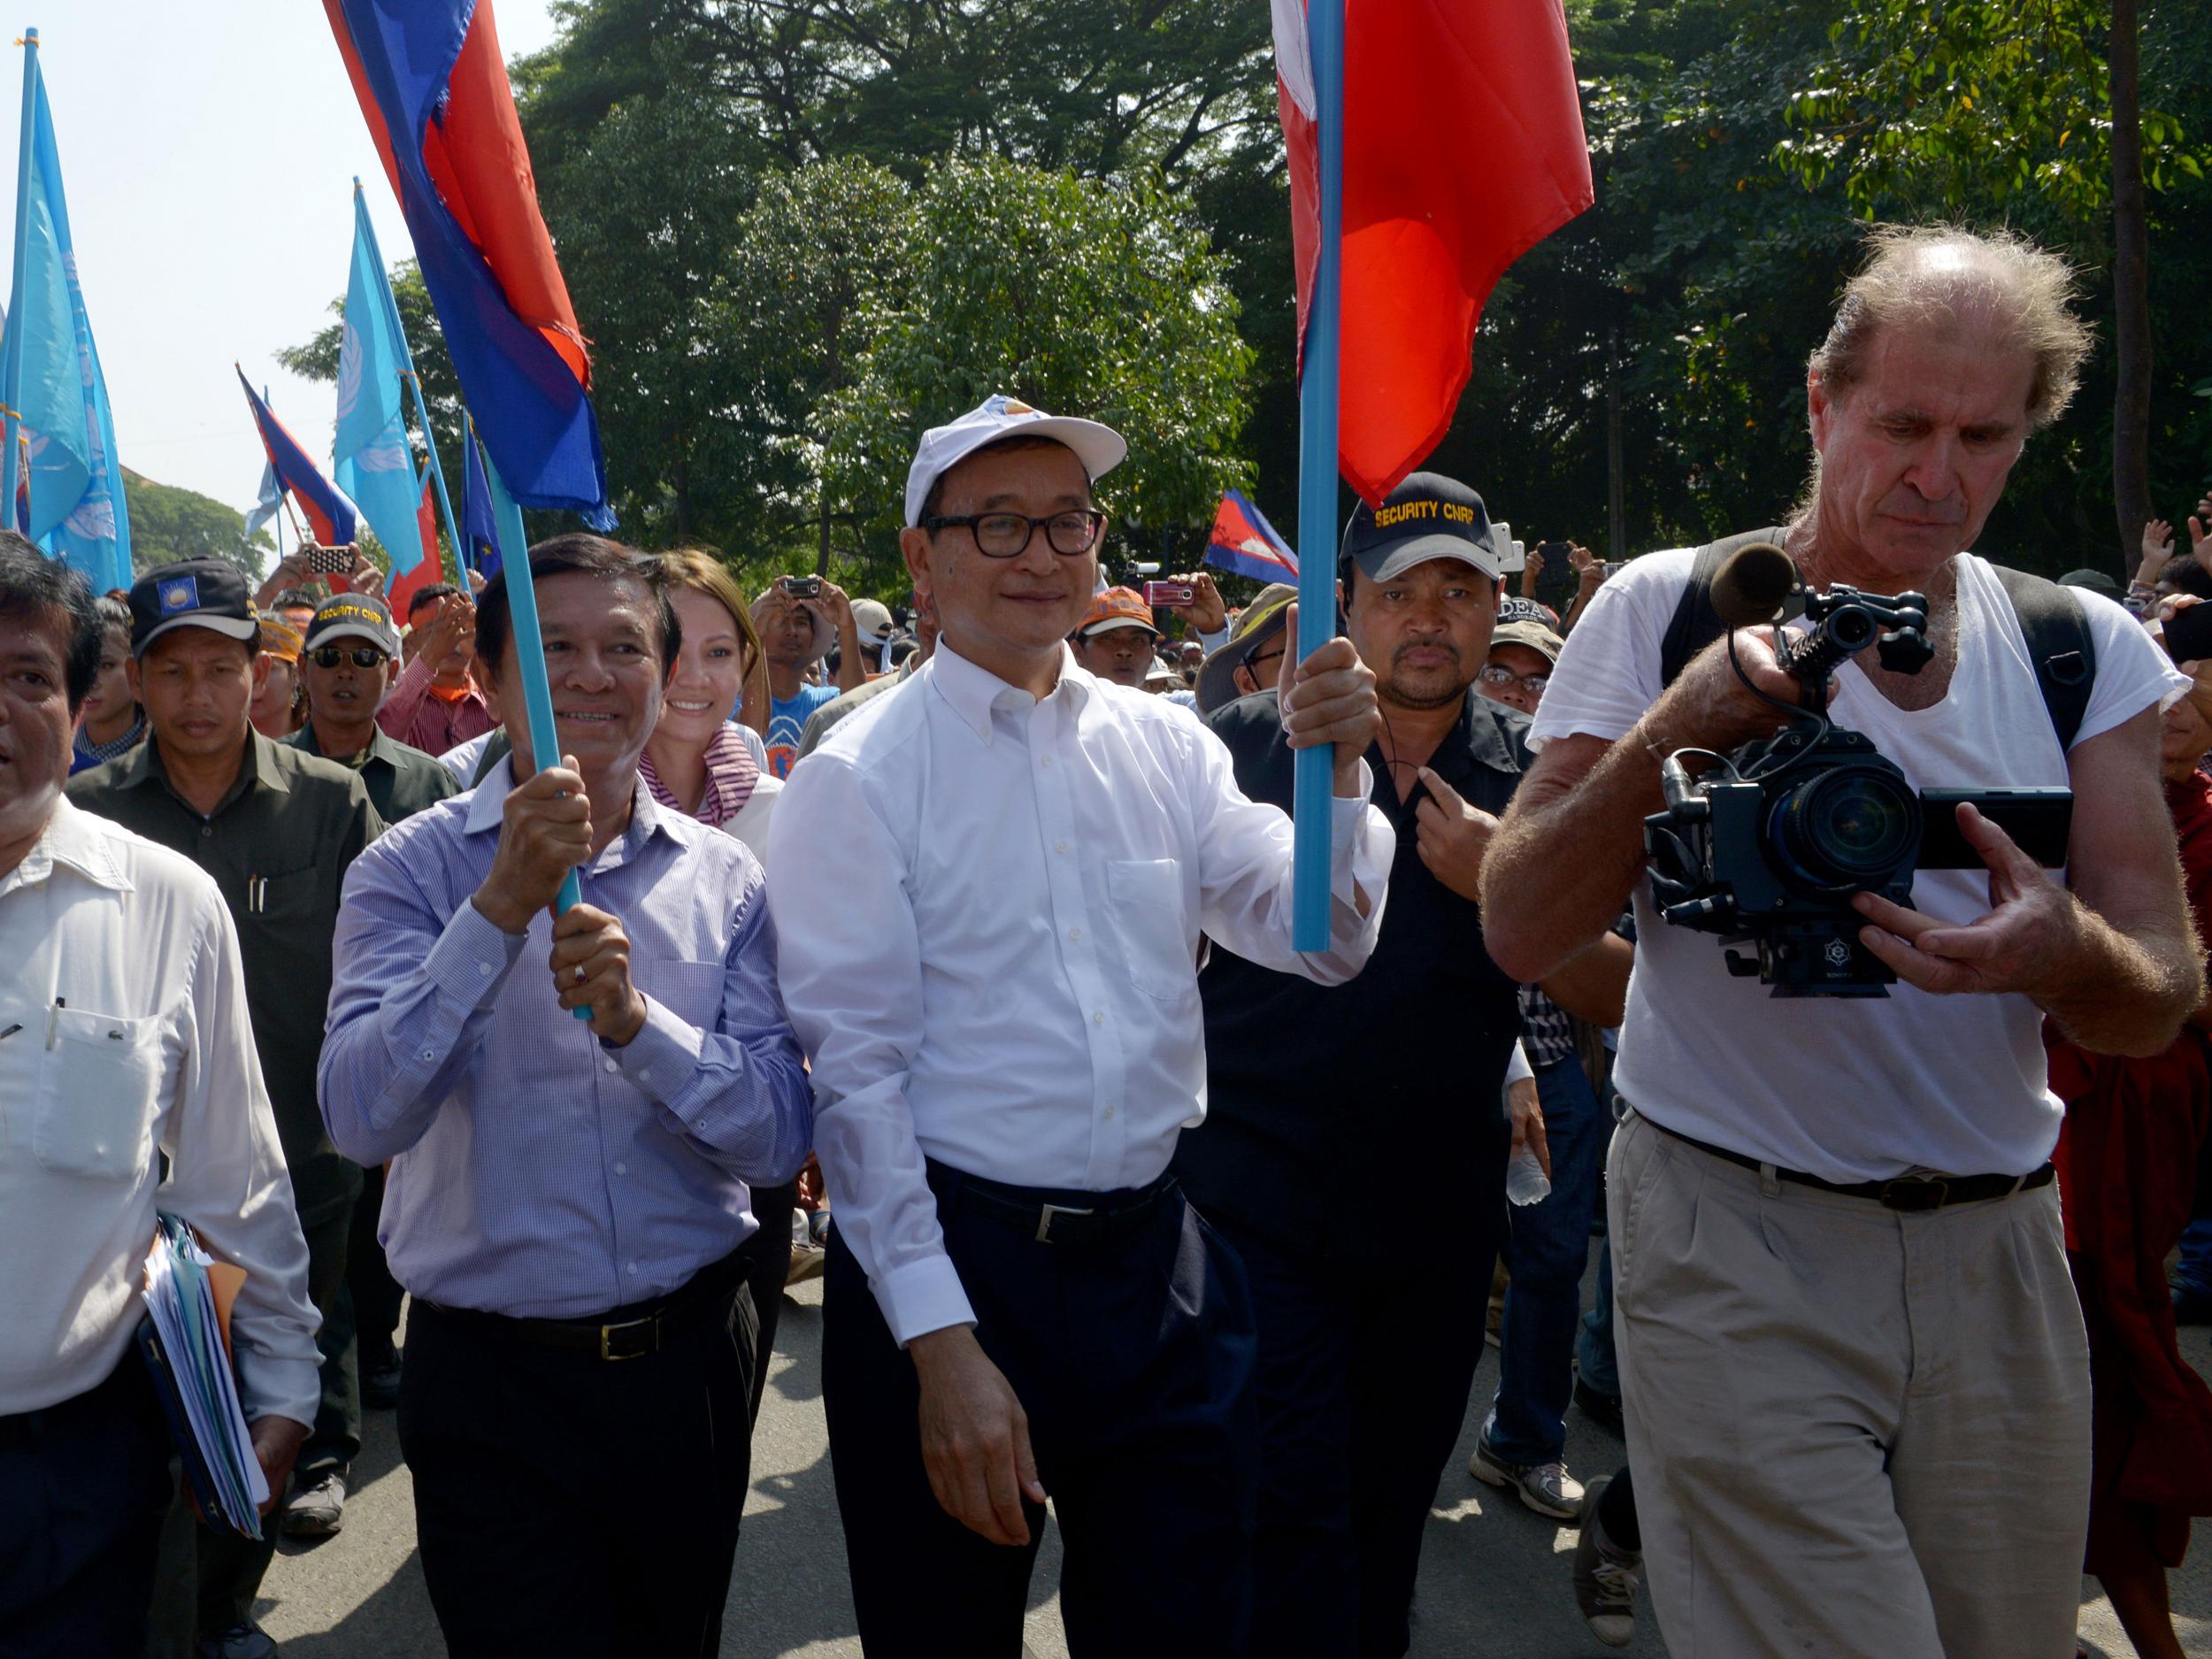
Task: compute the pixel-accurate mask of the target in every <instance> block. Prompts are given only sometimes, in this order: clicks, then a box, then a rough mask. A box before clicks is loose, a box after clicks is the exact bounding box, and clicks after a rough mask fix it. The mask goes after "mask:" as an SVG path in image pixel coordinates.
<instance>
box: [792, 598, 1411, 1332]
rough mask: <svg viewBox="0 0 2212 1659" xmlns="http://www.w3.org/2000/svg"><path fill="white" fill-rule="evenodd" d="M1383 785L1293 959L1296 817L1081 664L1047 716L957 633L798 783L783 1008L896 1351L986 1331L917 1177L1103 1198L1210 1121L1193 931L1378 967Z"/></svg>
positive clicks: (829, 1170)
mask: <svg viewBox="0 0 2212 1659" xmlns="http://www.w3.org/2000/svg"><path fill="white" fill-rule="evenodd" d="M1362 770H1363V773H1364V771H1365V769H1364V767H1363V769H1362ZM1365 793H1366V786H1365V784H1364V782H1363V786H1362V794H1361V798H1360V799H1358V800H1338V801H1333V803H1332V806H1331V813H1330V831H1331V863H1330V895H1331V898H1332V901H1333V902H1332V904H1331V907H1330V920H1329V930H1330V943H1329V949H1327V950H1325V951H1321V952H1317V953H1314V954H1312V955H1306V956H1302V955H1300V954H1299V953H1297V952H1295V951H1294V950H1293V949H1291V944H1290V922H1291V826H1290V820H1289V819H1288V818H1286V817H1285V816H1284V815H1283V814H1282V812H1281V811H1279V810H1277V809H1276V808H1274V807H1271V806H1261V805H1256V804H1255V803H1252V802H1250V801H1248V800H1247V799H1245V797H1244V795H1243V794H1242V793H1241V792H1240V790H1239V789H1238V788H1237V787H1236V781H1235V780H1234V779H1233V777H1232V776H1231V775H1230V768H1229V754H1228V751H1227V750H1226V749H1224V748H1222V746H1221V744H1220V743H1219V742H1218V741H1217V740H1216V739H1214V738H1213V737H1212V736H1210V734H1209V733H1207V732H1206V731H1204V730H1203V729H1202V727H1201V726H1199V725H1198V724H1197V723H1196V722H1195V721H1194V720H1192V719H1191V718H1189V717H1188V716H1187V715H1186V714H1185V713H1183V712H1182V711H1181V710H1177V709H1174V708H1172V707H1171V706H1170V705H1168V704H1166V703H1162V702H1161V701H1160V700H1159V699H1158V698H1156V697H1151V696H1148V695H1145V694H1144V693H1142V692H1140V691H1131V690H1128V689H1126V688H1125V687H1120V686H1114V685H1109V684H1107V683H1106V682H1104V681H1102V680H1096V679H1094V678H1093V677H1092V676H1091V675H1090V674H1088V673H1087V672H1084V671H1083V670H1082V669H1081V668H1079V667H1078V666H1077V664H1076V662H1075V658H1074V656H1073V654H1072V653H1071V652H1067V651H1065V650H1064V651H1063V653H1062V658H1061V669H1060V679H1059V682H1058V684H1057V685H1056V686H1055V687H1054V688H1053V690H1052V692H1051V694H1050V695H1048V696H1046V697H1045V698H1044V699H1042V700H1041V701H1040V700H1038V699H1037V698H1035V697H1033V696H1032V695H1030V694H1029V693H1027V692H1025V691H1022V690H1019V689H1018V688H1017V687H1013V686H1010V685H1008V684H1007V683H1006V682H1005V681H1003V680H999V679H997V678H995V676H993V675H991V674H989V673H987V672H985V671H984V670H982V669H980V668H979V667H977V666H976V665H975V664H972V663H971V662H969V661H967V660H966V659H965V658H964V657H961V655H960V654H959V653H958V652H957V651H956V650H954V649H951V647H950V646H949V645H948V644H946V643H945V642H943V641H940V642H939V644H938V647H937V650H936V652H935V654H934V655H933V657H931V658H930V660H929V662H928V663H927V664H926V665H925V666H924V667H923V668H922V669H921V671H920V672H918V674H916V675H915V676H914V678H913V679H912V680H911V681H910V683H909V684H908V685H907V686H906V687H904V688H902V690H901V691H900V692H898V693H897V695H893V696H887V697H879V698H877V699H876V700H875V701H874V702H873V703H870V704H868V706H867V707H865V708H864V709H863V710H861V711H860V712H859V713H857V714H856V715H854V716H852V717H851V718H849V719H848V720H846V721H845V722H844V723H843V724H841V725H840V726H838V727H837V729H836V730H835V731H833V732H832V733H830V736H829V739H828V741H826V742H825V743H824V744H823V745H822V747H821V748H820V749H817V750H816V751H815V753H814V755H813V756H812V757H811V764H810V765H808V766H806V767H804V768H803V769H801V770H799V771H796V772H794V773H793V774H792V778H791V781H790V782H789V783H788V784H787V785H786V786H785V788H784V792H783V796H782V800H781V802H780V804H779V805H778V807H777V809H776V811H777V816H776V826H775V833H774V835H773V837H772V845H773V848H774V856H773V857H772V858H771V859H770V860H769V863H768V869H769V892H770V896H771V897H772V900H773V902H774V904H775V910H776V916H777V920H778V923H779V925H780V927H781V930H782V940H783V990H784V998H785V1001H786V1003H787V1006H788V1007H789V1008H790V1010H791V1018H792V1023H793V1024H794V1025H796V1026H797V1027H798V1032H799V1036H800V1039H801V1041H803V1042H804V1043H805V1044H806V1046H807V1049H808V1052H809V1053H810V1054H811V1055H812V1056H813V1057H814V1089H815V1117H816V1120H817V1123H818V1125H819V1129H818V1141H819V1146H818V1151H819V1154H820V1156H821V1160H822V1168H823V1170H824V1171H825V1173H826V1175H827V1176H828V1178H829V1186H830V1191H831V1194H832V1196H833V1199H834V1201H835V1202H836V1205H837V1229H838V1233H839V1235H840V1236H841V1238H843V1239H844V1240H845V1241H846V1242H847V1243H848V1244H849V1246H851V1248H852V1251H853V1254H854V1255H855V1256H856V1257H857V1258H858V1259H859V1261H860V1264H861V1265H862V1267H864V1269H865V1270H866V1271H867V1273H868V1277H869V1279H870V1281H871V1283H872V1285H873V1286H874V1289H875V1294H876V1296H877V1299H878V1301H879V1302H881V1304H882V1306H883V1310H884V1312H885V1315H886V1317H887V1319H888V1320H889V1322H890V1325H891V1329H892V1332H893V1333H894V1334H895V1336H896V1337H897V1338H898V1340H900V1341H901V1342H904V1341H907V1340H910V1338H912V1337H915V1336H918V1335H921V1334H922V1333H926V1332H929V1331H934V1330H938V1329H941V1328H942V1327H944V1326H946V1325H958V1324H962V1323H965V1322H968V1321H970V1320H972V1319H973V1317H974V1314H973V1312H972V1310H971V1309H970V1307H969V1304H968V1299H967V1297H966V1295H965V1294H964V1292H963V1291H962V1289H961V1286H960V1281H959V1277H958V1275H957V1273H956V1271H955V1270H954V1268H953V1265H952V1263H951V1261H950V1259H949V1257H948V1256H946V1255H945V1251H944V1244H943V1239H942V1235H941V1233H940V1231H939V1228H938V1225H937V1212H936V1206H935V1203H934V1201H933V1198H932V1196H931V1194H930V1192H929V1189H928V1187H927V1186H926V1184H925V1182H924V1179H923V1163H922V1161H923V1158H924V1156H929V1157H933V1158H938V1159H941V1160H942V1161H943V1162H945V1163H947V1164H952V1165H953V1166H955V1167H956V1168H958V1169H962V1170H965V1171H969V1172H970V1173H972V1174H975V1175H980V1176H984V1177H987V1178H989V1179H995V1180H1002V1181H1010V1182H1014V1183H1017V1184H1019V1185H1023V1186H1033V1187H1079V1188H1087V1189H1089V1190H1091V1191H1110V1190H1113V1189H1116V1188H1121V1187H1137V1186H1141V1185H1142V1184H1143V1183H1145V1182H1147V1181H1149V1180H1151V1179H1153V1178H1155V1177H1156V1176H1157V1175H1158V1174H1159V1173H1160V1172H1161V1171H1163V1170H1164V1169H1166V1167H1167V1164H1168V1159H1169V1157H1170V1156H1171V1155H1172V1153H1173V1152H1174V1149H1175V1140H1176V1136H1177V1133H1179V1131H1180V1130H1181V1129H1182V1128H1183V1127H1185V1126H1187V1125H1195V1124H1197V1123H1198V1122H1199V1121H1201V1120H1202V1118H1204V1117H1205V1114H1206V1056H1205V1044H1204V1040H1203V1035H1202V1030H1201V1025H1200V1009H1199V1001H1198V973H1197V963H1198V941H1199V934H1200V933H1201V932H1203V933H1207V934H1209V935H1210V936H1212V937H1213V938H1215V939H1217V940H1220V941H1223V942H1224V943H1226V944H1229V945H1232V946H1233V948H1234V949H1237V950H1239V951H1241V952H1243V953H1244V954H1245V955H1246V956H1250V957H1251V958H1252V959H1254V960H1255V961H1258V962H1263V963H1265V964H1267V965H1269V966H1271V967H1272V968H1275V969H1277V970H1279V971H1280V972H1285V973H1300V974H1303V975H1305V976H1307V977H1308V978H1310V979H1317V980H1321V981H1324V982H1329V983H1334V982H1338V981H1341V980H1344V979H1350V978H1351V977H1352V976H1353V975H1354V974H1356V973H1357V972H1359V971H1360V968H1361V966H1362V964H1364V963H1365V961H1366V960H1367V956H1368V953H1369V951H1370V950H1371V949H1373V946H1374V942H1375V934H1376V929H1377V927H1378V926H1379V924H1380V922H1381V919H1382V914H1383V908H1384V906H1383V900H1384V880H1385V877H1386V872H1388V870H1389V868H1390V860H1391V856H1392V851H1393V848H1394V837H1393V835H1392V832H1391V829H1390V826H1389V824H1388V823H1387V821H1386V820H1385V818H1383V817H1382V815H1381V814H1380V813H1379V812H1376V811H1374V810H1371V808H1369V807H1368V806H1367V805H1366V803H1365ZM1355 882H1356V883H1357V885H1358V887H1359V888H1360V889H1361V890H1363V892H1364V893H1365V894H1366V895H1367V896H1368V898H1369V900H1370V902H1371V908H1370V913H1369V915H1368V916H1367V917H1365V918H1362V917H1361V916H1360V914H1359V912H1358V910H1357V909H1356V905H1355V903H1354V902H1353V893H1354V884H1355Z"/></svg>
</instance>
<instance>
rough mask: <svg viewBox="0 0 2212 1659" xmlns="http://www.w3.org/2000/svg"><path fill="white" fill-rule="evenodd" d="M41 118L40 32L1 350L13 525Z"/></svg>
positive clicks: (26, 92)
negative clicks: (34, 154)
mask: <svg viewBox="0 0 2212 1659" xmlns="http://www.w3.org/2000/svg"><path fill="white" fill-rule="evenodd" d="M37 113H38V31H37V30H36V29H25V30H24V31H23V135H22V138H21V140H20V142H19V143H18V145H17V147H16V152H15V283H14V286H13V287H12V288H10V289H9V290H8V294H9V298H8V303H9V307H10V311H11V315H10V318H9V320H10V322H11V323H12V324H13V325H15V326H12V327H10V328H9V330H8V334H7V340H6V342H5V349H4V350H0V407H4V409H5V411H6V414H5V417H4V419H0V440H4V442H5V445H6V448H7V457H6V459H5V460H4V461H0V502H5V503H7V515H8V516H7V522H8V523H9V524H10V525H12V524H14V523H15V461H16V449H17V444H16V441H15V434H16V428H17V427H18V426H19V425H20V423H21V417H19V415H18V414H17V413H16V411H18V410H19V409H20V408H22V406H23V338H22V335H23V327H22V324H23V321H24V317H25V310H26V308H25V306H24V304H23V265H24V261H25V260H26V259H27V257H29V254H30V248H29V242H30V229H31V145H32V143H33V142H34V140H33V135H32V124H33V122H34V121H35V120H36V119H37Z"/></svg>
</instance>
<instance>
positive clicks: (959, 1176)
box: [928, 1158, 1176, 1245]
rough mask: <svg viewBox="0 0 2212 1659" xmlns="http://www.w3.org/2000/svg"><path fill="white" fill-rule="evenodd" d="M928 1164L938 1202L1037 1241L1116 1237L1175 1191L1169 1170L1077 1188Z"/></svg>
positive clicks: (1098, 1240)
mask: <svg viewBox="0 0 2212 1659" xmlns="http://www.w3.org/2000/svg"><path fill="white" fill-rule="evenodd" d="M928 1169H929V1187H930V1190H931V1191H932V1192H933V1193H935V1194H937V1197H938V1201H939V1202H941V1203H947V1204H952V1205H956V1206H957V1207H958V1208H960V1209H962V1210H972V1211H973V1212H974V1213H975V1214H977V1215H979V1216H987V1217H990V1219H992V1220H993V1221H996V1222H999V1223H1001V1224H1002V1225H1005V1226H1008V1227H1010V1228H1012V1229H1013V1230H1014V1231H1015V1232H1017V1233H1020V1234H1021V1235H1022V1236H1023V1237H1024V1238H1025V1239H1030V1240H1034V1241H1035V1242H1036V1243H1039V1244H1066V1245H1084V1244H1101V1243H1103V1242H1104V1241H1105V1240H1108V1239H1113V1238H1118V1237H1119V1236H1120V1235H1121V1234H1123V1233H1130V1232H1133V1231H1134V1230H1135V1229H1136V1228H1138V1227H1140V1226H1141V1225H1144V1223H1145V1221H1146V1220H1147V1219H1148V1217H1149V1216H1150V1215H1151V1213H1152V1210H1153V1207H1154V1206H1155V1205H1156V1204H1157V1203H1158V1202H1160V1201H1161V1200H1162V1199H1163V1198H1165V1197H1167V1196H1169V1195H1170V1194H1172V1193H1173V1192H1175V1191H1176V1185H1175V1177H1174V1176H1173V1175H1171V1174H1168V1173H1162V1174H1161V1175H1160V1176H1158V1177H1157V1178H1156V1179H1154V1180H1152V1181H1149V1182H1148V1183H1147V1184H1146V1185H1144V1186H1142V1187H1121V1188H1119V1189H1118V1190H1116V1191H1113V1192H1108V1193H1077V1192H1069V1191H1065V1190H1064V1189H1062V1188H1059V1187H1013V1186H1010V1185H1008V1184H1007V1183H1006V1182H1004V1181H991V1180H986V1179H984V1178H983V1177H982V1176H980V1175H971V1174H969V1173H968V1172H967V1171H965V1170H956V1169H954V1168H953V1167H952V1165H950V1164H940V1163H938V1162H937V1160H936V1159H934V1158H931V1159H930V1160H929V1161H928Z"/></svg>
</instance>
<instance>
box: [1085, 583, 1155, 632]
mask: <svg viewBox="0 0 2212 1659" xmlns="http://www.w3.org/2000/svg"><path fill="white" fill-rule="evenodd" d="M1114 628H1142V629H1144V631H1145V632H1146V633H1148V634H1157V633H1159V631H1160V630H1159V629H1158V628H1157V627H1156V626H1154V624H1153V621H1152V607H1151V606H1150V605H1148V604H1147V603H1145V602H1144V595H1142V594H1141V593H1139V592H1138V591H1137V590H1136V589H1135V588H1108V589H1107V590H1106V591H1105V592H1104V593H1102V594H1101V595H1099V596H1098V597H1097V598H1095V599H1094V600H1092V601H1091V608H1090V609H1089V610H1088V611H1085V612H1084V613H1083V619H1082V621H1080V622H1079V623H1077V624H1076V625H1075V631H1076V632H1077V633H1078V634H1082V635H1083V636H1084V637H1085V638H1086V639H1087V638H1089V637H1090V636H1091V635H1092V634H1104V633H1107V632H1109V631H1110V630H1111V629H1114Z"/></svg>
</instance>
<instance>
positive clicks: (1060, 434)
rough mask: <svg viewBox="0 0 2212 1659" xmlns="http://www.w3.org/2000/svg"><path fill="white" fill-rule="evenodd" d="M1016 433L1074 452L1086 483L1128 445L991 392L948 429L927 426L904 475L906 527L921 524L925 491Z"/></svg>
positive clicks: (1118, 460) (1105, 429) (1088, 424)
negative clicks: (1059, 444)
mask: <svg viewBox="0 0 2212 1659" xmlns="http://www.w3.org/2000/svg"><path fill="white" fill-rule="evenodd" d="M1016 433H1019V434H1021V435H1022V436H1023V437H1025V438H1031V437H1034V438H1051V439H1053V440H1055V441H1056V442H1060V443H1064V444H1066V445H1067V446H1068V448H1069V449H1072V450H1074V451H1075V458H1076V459H1077V460H1079V461H1080V462H1082V463H1083V470H1084V471H1085V472H1087V473H1089V474H1090V477H1091V481H1092V482H1093V483H1095V482H1097V481H1098V480H1100V479H1102V478H1103V477H1105V475H1106V474H1107V473H1109V472H1112V471H1113V470H1114V469H1115V468H1116V467H1118V466H1119V465H1121V464H1122V462H1123V460H1124V459H1125V458H1126V457H1127V456H1128V454H1129V444H1128V442H1127V441H1126V440H1125V439H1124V438H1123V437H1122V435H1121V434H1119V433H1118V432H1116V431H1115V430H1114V429H1113V428H1112V427H1111V426H1101V425H1099V423H1098V422H1097V421H1095V420H1083V419H1079V418H1077V417H1076V416H1073V415H1048V414H1046V413H1045V411H1043V410H1041V409H1034V408H1032V407H1031V406H1030V405H1029V404H1027V403H1023V402H1021V401H1020V400H1019V399H1018V398H1012V397H1007V396H1002V395H1001V394H999V393H993V394H992V395H991V396H988V397H987V398H985V399H984V400H983V401H982V402H981V403H978V404H977V405H976V406H975V407H974V408H973V409H971V410H970V411H968V412H967V413H966V414H964V415H963V416H961V417H960V419H957V420H956V421H954V422H953V423H952V424H951V425H950V426H932V427H931V428H930V429H929V430H928V431H927V432H925V433H924V434H922V442H921V443H920V444H919V445H918V447H917V448H916V449H915V451H914V465H912V466H910V467H909V468H907V470H906V522H907V523H908V524H910V525H918V524H920V523H921V521H922V503H924V502H925V501H927V500H928V499H929V489H930V486H931V485H933V484H934V483H935V482H936V481H937V480H939V479H941V478H942V477H943V476H944V475H945V474H946V473H947V472H950V471H951V470H952V469H953V468H954V467H955V466H956V465H958V464H959V463H960V462H962V461H964V460H965V459H966V458H967V457H969V456H971V455H972V454H974V453H975V452H976V451H977V450H978V449H982V448H983V447H984V446H985V445H986V444H991V443H996V442H998V441H999V440H1000V439H1001V438H1005V437H1011V436H1012V435H1013V434H1016Z"/></svg>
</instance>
